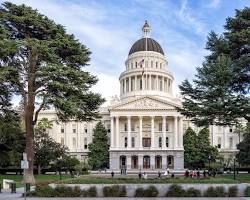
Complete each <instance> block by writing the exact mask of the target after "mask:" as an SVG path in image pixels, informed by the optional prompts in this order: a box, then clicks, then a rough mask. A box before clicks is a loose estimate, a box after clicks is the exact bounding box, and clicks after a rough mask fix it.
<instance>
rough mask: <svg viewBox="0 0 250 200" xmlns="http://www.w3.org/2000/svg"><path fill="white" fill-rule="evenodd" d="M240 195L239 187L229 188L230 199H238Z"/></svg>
mask: <svg viewBox="0 0 250 200" xmlns="http://www.w3.org/2000/svg"><path fill="white" fill-rule="evenodd" d="M237 195H238V187H237V186H231V187H229V188H228V196H229V197H237Z"/></svg>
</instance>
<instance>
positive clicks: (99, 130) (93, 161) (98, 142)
mask: <svg viewBox="0 0 250 200" xmlns="http://www.w3.org/2000/svg"><path fill="white" fill-rule="evenodd" d="M88 157H89V158H88V163H89V165H90V166H92V168H94V169H97V168H102V167H107V166H108V162H109V144H108V136H107V130H106V129H105V127H104V126H103V124H102V123H101V122H98V123H97V124H96V127H95V129H94V130H93V141H92V143H91V144H89V154H88Z"/></svg>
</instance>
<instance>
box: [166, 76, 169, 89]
mask: <svg viewBox="0 0 250 200" xmlns="http://www.w3.org/2000/svg"><path fill="white" fill-rule="evenodd" d="M168 82H169V79H168V78H167V81H166V83H167V85H166V88H167V92H169V87H168Z"/></svg>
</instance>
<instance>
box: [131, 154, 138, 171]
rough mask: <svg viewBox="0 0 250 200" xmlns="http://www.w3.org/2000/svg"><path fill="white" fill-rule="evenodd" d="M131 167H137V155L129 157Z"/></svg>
mask: <svg viewBox="0 0 250 200" xmlns="http://www.w3.org/2000/svg"><path fill="white" fill-rule="evenodd" d="M131 168H132V169H138V156H132V157H131Z"/></svg>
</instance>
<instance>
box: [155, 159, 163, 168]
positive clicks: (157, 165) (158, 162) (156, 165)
mask: <svg viewBox="0 0 250 200" xmlns="http://www.w3.org/2000/svg"><path fill="white" fill-rule="evenodd" d="M161 168H162V157H161V156H155V169H161Z"/></svg>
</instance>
